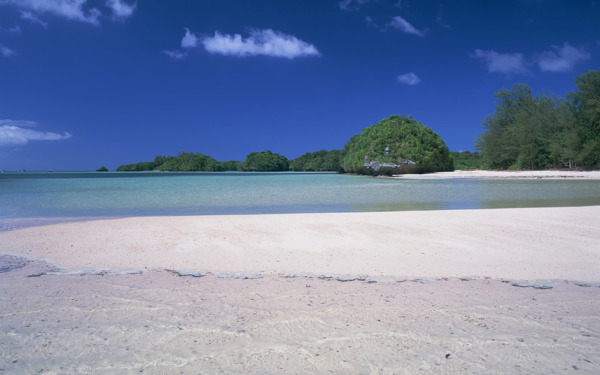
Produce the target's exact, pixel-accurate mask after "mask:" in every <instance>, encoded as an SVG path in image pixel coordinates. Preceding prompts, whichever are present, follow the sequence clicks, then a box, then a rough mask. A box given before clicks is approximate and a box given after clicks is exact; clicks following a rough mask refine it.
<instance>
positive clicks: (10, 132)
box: [0, 120, 72, 146]
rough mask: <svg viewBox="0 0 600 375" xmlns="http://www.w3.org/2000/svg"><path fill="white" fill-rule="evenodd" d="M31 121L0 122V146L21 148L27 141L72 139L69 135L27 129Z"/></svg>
mask: <svg viewBox="0 0 600 375" xmlns="http://www.w3.org/2000/svg"><path fill="white" fill-rule="evenodd" d="M35 125H36V123H35V122H33V121H19V120H0V146H22V145H24V144H27V143H28V142H29V141H58V140H62V139H69V138H71V137H72V135H71V134H70V133H67V132H65V133H63V134H58V133H52V132H42V131H37V130H33V129H28V128H30V127H33V126H35Z"/></svg>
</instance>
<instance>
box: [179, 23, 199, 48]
mask: <svg viewBox="0 0 600 375" xmlns="http://www.w3.org/2000/svg"><path fill="white" fill-rule="evenodd" d="M197 46H198V37H197V36H196V35H194V33H192V32H191V31H190V29H188V28H187V27H185V35H184V36H183V38H182V39H181V47H182V48H193V47H197Z"/></svg>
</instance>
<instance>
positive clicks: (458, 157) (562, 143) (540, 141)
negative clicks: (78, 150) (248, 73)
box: [117, 71, 600, 176]
mask: <svg viewBox="0 0 600 375" xmlns="http://www.w3.org/2000/svg"><path fill="white" fill-rule="evenodd" d="M575 83H576V86H577V90H576V91H574V92H571V93H569V94H568V95H567V97H566V98H560V97H557V96H555V95H553V94H550V93H541V94H537V95H534V94H533V93H532V90H531V88H530V87H529V86H527V85H525V84H514V85H513V86H512V87H511V88H510V89H500V90H499V91H498V92H497V93H496V94H495V97H496V109H495V112H494V113H493V114H491V115H489V116H487V117H486V118H485V119H484V121H483V123H482V125H483V128H484V131H483V133H482V134H480V135H479V136H478V138H477V141H476V143H475V149H476V150H477V151H478V152H469V151H464V152H451V151H449V150H448V147H447V146H446V144H445V142H444V140H443V139H442V138H441V137H440V136H439V135H438V134H437V133H435V132H434V131H433V130H431V129H430V128H428V127H427V126H425V125H423V124H422V123H420V122H419V121H417V120H415V119H414V118H412V117H411V116H405V115H401V116H399V115H392V116H390V117H388V118H386V119H383V120H381V121H380V122H378V123H376V124H374V125H372V126H369V127H367V128H365V129H363V131H362V132H361V133H360V134H356V135H354V136H352V137H351V138H350V140H349V141H348V142H347V143H346V144H345V146H344V148H343V149H342V150H330V151H327V150H320V151H316V152H307V153H305V154H304V155H302V156H300V157H298V158H296V159H292V160H288V159H287V158H286V157H285V156H284V155H280V154H277V153H273V152H271V151H269V150H266V151H261V152H252V153H250V154H248V156H247V157H246V159H245V160H244V161H235V160H229V161H217V160H215V159H214V158H212V157H210V156H207V155H204V154H201V153H191V152H181V153H179V155H177V156H156V157H155V158H154V160H153V161H147V162H139V163H135V164H125V165H121V166H119V167H118V168H117V171H201V172H219V171H249V172H273V171H290V170H291V171H303V172H311V171H329V172H339V173H356V174H364V175H373V176H377V175H392V174H404V173H429V172H438V171H452V170H454V169H461V170H469V169H500V170H504V169H507V170H518V169H529V170H540V169H561V168H569V169H571V168H579V169H582V168H583V169H598V168H600V71H588V72H586V73H584V74H582V75H580V76H578V77H576V79H575Z"/></svg>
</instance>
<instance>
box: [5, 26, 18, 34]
mask: <svg viewBox="0 0 600 375" xmlns="http://www.w3.org/2000/svg"><path fill="white" fill-rule="evenodd" d="M6 31H7V32H9V33H11V34H21V28H20V27H19V25H14V26H13V27H9V28H8V29H6Z"/></svg>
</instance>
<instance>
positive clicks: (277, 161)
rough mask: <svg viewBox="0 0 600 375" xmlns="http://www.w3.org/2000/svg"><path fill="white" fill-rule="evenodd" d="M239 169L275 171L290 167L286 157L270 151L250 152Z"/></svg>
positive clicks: (285, 169)
mask: <svg viewBox="0 0 600 375" xmlns="http://www.w3.org/2000/svg"><path fill="white" fill-rule="evenodd" d="M240 169H241V170H243V171H250V172H275V171H287V170H289V169H290V162H289V161H288V159H287V158H286V157H285V156H283V155H280V154H275V153H273V152H271V151H268V150H267V151H261V152H252V153H250V154H248V156H247V157H246V160H244V162H243V163H242V164H241V166H240Z"/></svg>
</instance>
